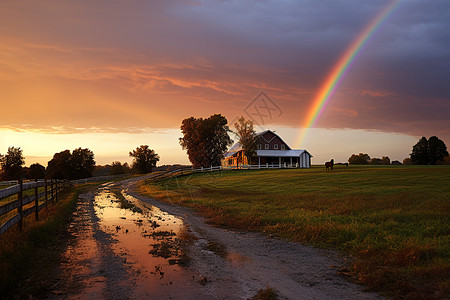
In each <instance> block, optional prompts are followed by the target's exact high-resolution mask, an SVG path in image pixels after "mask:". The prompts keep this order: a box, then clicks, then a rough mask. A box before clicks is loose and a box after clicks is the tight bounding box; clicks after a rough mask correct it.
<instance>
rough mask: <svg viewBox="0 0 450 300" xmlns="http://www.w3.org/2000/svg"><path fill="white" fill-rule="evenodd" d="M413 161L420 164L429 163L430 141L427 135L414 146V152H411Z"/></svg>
mask: <svg viewBox="0 0 450 300" xmlns="http://www.w3.org/2000/svg"><path fill="white" fill-rule="evenodd" d="M410 156H411V161H412V163H414V164H418V165H427V164H428V141H427V139H426V138H425V137H422V138H421V139H420V140H419V141H418V142H417V144H415V145H414V146H413V149H412V153H411V154H410Z"/></svg>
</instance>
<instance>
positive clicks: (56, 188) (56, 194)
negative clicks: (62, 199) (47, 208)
mask: <svg viewBox="0 0 450 300" xmlns="http://www.w3.org/2000/svg"><path fill="white" fill-rule="evenodd" d="M58 182H59V180H58V179H56V181H55V203H57V202H58V194H59V191H58V189H59V186H58Z"/></svg>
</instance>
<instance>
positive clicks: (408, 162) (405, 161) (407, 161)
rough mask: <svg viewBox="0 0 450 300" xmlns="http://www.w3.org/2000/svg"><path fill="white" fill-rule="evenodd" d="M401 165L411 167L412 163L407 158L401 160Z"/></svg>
mask: <svg viewBox="0 0 450 300" xmlns="http://www.w3.org/2000/svg"><path fill="white" fill-rule="evenodd" d="M403 164H404V165H412V164H413V163H412V160H411V158H409V157H407V158H405V159H404V160H403Z"/></svg>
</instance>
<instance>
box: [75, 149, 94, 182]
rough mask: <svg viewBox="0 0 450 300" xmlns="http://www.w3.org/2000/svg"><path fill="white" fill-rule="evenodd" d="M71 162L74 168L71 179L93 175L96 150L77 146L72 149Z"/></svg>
mask: <svg viewBox="0 0 450 300" xmlns="http://www.w3.org/2000/svg"><path fill="white" fill-rule="evenodd" d="M69 164H70V166H71V168H72V170H71V171H72V176H71V179H81V178H88V177H92V172H94V169H95V160H94V152H92V151H91V150H89V149H87V148H85V149H82V148H77V149H75V150H73V151H72V155H71V156H70V158H69Z"/></svg>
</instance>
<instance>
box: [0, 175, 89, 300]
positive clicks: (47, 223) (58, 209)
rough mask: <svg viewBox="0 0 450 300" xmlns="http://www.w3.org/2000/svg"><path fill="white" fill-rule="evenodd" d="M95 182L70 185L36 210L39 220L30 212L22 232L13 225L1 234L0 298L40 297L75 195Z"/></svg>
mask: <svg viewBox="0 0 450 300" xmlns="http://www.w3.org/2000/svg"><path fill="white" fill-rule="evenodd" d="M97 185H98V184H85V185H82V186H79V187H76V188H71V189H70V190H69V191H67V192H64V193H63V194H62V196H61V198H60V200H59V201H58V202H57V203H55V204H54V205H48V206H47V207H46V208H44V209H43V210H42V211H41V212H40V213H39V218H40V220H39V221H37V222H36V221H35V220H34V215H33V214H32V215H30V216H28V217H27V218H25V220H24V228H23V231H22V232H19V230H18V229H17V227H13V228H11V229H10V230H9V231H7V232H6V233H5V234H3V235H2V236H0V299H3V298H4V299H26V298H30V299H31V298H33V297H31V296H30V295H33V296H35V297H38V298H40V297H41V293H42V292H44V295H46V294H45V293H48V286H49V284H48V283H49V282H50V281H52V280H54V277H55V276H57V274H55V272H54V271H55V269H56V268H57V263H55V262H57V261H58V260H59V259H60V255H61V254H62V247H63V246H64V244H65V240H66V239H67V236H66V225H67V224H68V222H69V221H70V219H71V218H72V212H73V211H74V209H75V206H76V202H77V199H78V195H79V194H80V193H83V192H85V191H86V190H88V189H90V188H92V187H96V186H97ZM16 197H17V196H16Z"/></svg>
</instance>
